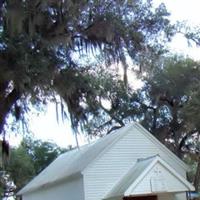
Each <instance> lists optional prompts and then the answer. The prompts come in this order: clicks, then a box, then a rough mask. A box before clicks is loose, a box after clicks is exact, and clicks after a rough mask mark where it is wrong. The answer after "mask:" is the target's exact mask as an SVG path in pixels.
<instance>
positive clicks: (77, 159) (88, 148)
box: [18, 122, 187, 195]
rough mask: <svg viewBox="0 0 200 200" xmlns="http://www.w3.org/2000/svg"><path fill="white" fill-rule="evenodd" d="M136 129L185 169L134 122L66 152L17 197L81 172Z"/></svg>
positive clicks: (183, 165) (183, 164) (177, 159)
mask: <svg viewBox="0 0 200 200" xmlns="http://www.w3.org/2000/svg"><path fill="white" fill-rule="evenodd" d="M130 129H131V130H133V132H134V129H137V130H139V131H140V132H141V133H142V134H144V135H145V136H146V137H148V138H149V139H150V140H151V141H153V142H154V143H155V144H156V145H157V146H158V148H160V149H162V150H163V151H164V152H165V153H167V154H169V155H170V157H171V158H172V159H173V160H175V161H176V162H177V163H179V165H181V166H182V167H184V168H185V169H186V168H187V165H186V164H185V163H184V162H182V161H181V160H180V159H179V158H178V157H176V156H175V155H174V154H173V153H172V152H171V151H170V150H168V149H167V148H166V147H165V146H164V145H162V144H161V143H160V142H159V141H158V140H157V139H156V138H155V137H154V136H152V134H150V133H149V132H148V131H146V129H144V128H143V127H142V126H141V125H140V124H138V123H136V122H134V123H131V124H129V125H126V126H124V127H122V128H120V129H118V130H116V131H115V132H113V133H110V134H109V135H106V136H104V137H102V138H100V139H98V140H97V141H96V142H94V143H91V144H88V145H84V146H82V147H80V148H79V149H78V148H77V149H75V150H71V151H68V152H66V153H64V154H62V155H60V156H59V157H58V158H57V159H55V160H54V161H53V162H52V163H51V164H50V165H49V166H48V167H47V168H45V169H44V170H43V171H42V172H41V173H40V174H39V175H37V176H36V177H35V178H34V179H33V180H32V181H30V182H29V183H28V184H27V185H26V186H25V187H24V188H22V189H21V190H20V191H19V192H18V195H22V194H24V193H28V192H31V191H34V190H37V189H38V188H41V187H45V186H47V185H50V184H53V183H55V182H58V181H61V180H63V179H66V178H68V177H70V176H73V175H75V174H78V173H79V174H81V172H82V171H83V170H84V169H85V168H86V167H87V166H88V165H89V164H90V163H91V162H92V161H93V160H95V159H96V158H97V157H98V156H99V155H101V153H102V152H104V150H105V149H107V148H110V147H111V146H112V144H113V143H115V142H117V141H118V140H119V139H120V138H121V137H123V136H124V135H125V134H127V133H128V132H129V130H130Z"/></svg>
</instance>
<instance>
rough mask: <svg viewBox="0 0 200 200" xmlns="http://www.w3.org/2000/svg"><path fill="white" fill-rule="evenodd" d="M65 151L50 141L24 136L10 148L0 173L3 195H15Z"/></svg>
mask: <svg viewBox="0 0 200 200" xmlns="http://www.w3.org/2000/svg"><path fill="white" fill-rule="evenodd" d="M65 151H66V150H65V149H62V148H60V147H58V146H57V145H56V144H53V143H50V142H42V141H40V140H32V139H30V138H25V139H24V140H23V141H22V142H21V144H20V146H19V147H16V148H12V149H11V153H10V161H9V163H8V164H7V165H6V168H5V169H4V175H3V174H2V175H1V178H2V179H4V181H3V182H1V183H2V192H4V195H6V196H13V195H15V194H16V192H17V191H19V190H20V189H21V188H22V187H23V186H24V185H26V184H27V183H28V182H29V181H30V180H31V179H32V178H33V177H34V176H36V175H37V174H38V173H40V172H41V171H42V170H43V169H44V168H45V167H47V166H48V165H49V164H50V163H51V162H52V161H53V160H54V159H55V158H57V157H58V155H60V154H61V153H63V152H65ZM11 185H12V187H11ZM5 191H6V192H5Z"/></svg>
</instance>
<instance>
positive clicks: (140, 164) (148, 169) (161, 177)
mask: <svg viewBox="0 0 200 200" xmlns="http://www.w3.org/2000/svg"><path fill="white" fill-rule="evenodd" d="M193 190H194V186H193V185H192V184H191V183H189V182H188V181H187V180H186V179H185V178H184V177H183V176H181V175H180V174H179V173H177V172H176V171H175V170H174V169H173V168H172V167H171V166H170V165H168V164H167V163H166V162H165V161H164V160H162V159H161V158H160V156H159V155H156V156H152V157H149V158H145V159H138V161H137V163H136V164H135V165H134V166H133V167H131V168H130V169H129V171H128V172H127V173H126V174H125V175H124V176H122V178H121V179H120V180H119V181H118V182H117V183H116V184H115V186H114V187H113V188H112V189H111V191H110V192H109V193H108V194H107V195H106V196H105V198H104V199H110V198H113V197H122V196H134V195H135V196H137V195H147V194H157V193H166V192H185V191H193Z"/></svg>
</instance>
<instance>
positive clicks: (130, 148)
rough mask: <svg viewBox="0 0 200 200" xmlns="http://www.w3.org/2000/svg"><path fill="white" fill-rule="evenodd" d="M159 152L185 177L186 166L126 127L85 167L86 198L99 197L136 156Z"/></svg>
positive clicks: (118, 177) (103, 194)
mask: <svg viewBox="0 0 200 200" xmlns="http://www.w3.org/2000/svg"><path fill="white" fill-rule="evenodd" d="M156 154H159V155H160V156H161V157H162V159H163V160H165V161H166V162H167V163H168V164H170V166H173V168H174V169H175V170H176V171H177V172H178V173H180V174H181V175H182V176H184V177H185V170H184V169H183V168H182V167H180V165H178V164H177V162H174V160H173V159H172V158H171V157H170V156H169V155H168V154H166V152H164V151H162V150H161V149H159V148H158V146H156V145H155V144H154V143H153V142H152V141H151V140H149V139H148V138H147V137H146V136H145V135H144V134H142V133H141V132H139V130H137V129H132V130H129V131H128V133H127V134H125V135H124V136H123V137H122V138H120V140H119V141H117V142H116V143H115V144H113V145H112V146H111V148H110V149H107V150H106V151H105V152H104V153H102V154H101V155H100V156H99V157H97V159H96V160H95V161H93V162H92V163H91V164H90V165H89V166H88V167H87V168H86V169H85V170H84V171H83V174H84V182H85V200H99V199H102V198H103V197H104V196H105V195H106V194H107V192H108V191H109V190H111V189H112V187H113V186H114V185H115V183H117V181H118V180H119V179H120V177H122V176H123V175H124V174H125V173H126V172H127V170H128V169H129V168H130V167H131V166H133V165H134V164H135V163H136V161H137V159H138V158H145V157H149V156H152V155H156Z"/></svg>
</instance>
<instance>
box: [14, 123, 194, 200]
mask: <svg viewBox="0 0 200 200" xmlns="http://www.w3.org/2000/svg"><path fill="white" fill-rule="evenodd" d="M188 170H189V167H188V166H187V165H186V164H185V163H184V162H183V161H182V160H180V159H179V158H178V157H177V156H176V155H175V154H173V153H172V152H171V151H170V150H169V149H167V148H166V147H165V146H164V145H163V144H161V143H160V142H159V141H158V140H157V139H156V138H155V137H154V136H153V135H152V134H150V133H149V132H148V131H147V130H145V129H144V128H143V127H142V126H141V125H140V124H138V123H132V124H130V125H127V126H125V127H123V128H120V129H118V130H117V131H115V132H113V133H111V134H109V135H107V136H105V137H103V138H100V139H99V140H97V141H96V142H94V143H92V144H89V145H85V146H83V147H81V148H80V149H75V150H72V151H69V152H66V153H64V154H62V155H60V156H59V157H58V158H57V159H56V160H55V161H54V162H52V163H51V164H50V165H49V166H48V167H47V168H46V169H44V170H43V171H42V172H41V173H40V174H39V175H38V176H36V177H35V178H34V179H33V180H32V181H30V183H28V184H27V185H26V186H25V187H24V188H22V189H21V190H20V191H19V192H18V196H21V197H22V200H186V199H187V196H186V192H188V191H193V190H194V187H193V185H192V184H191V183H189V182H188V181H187V179H186V172H187V171H188Z"/></svg>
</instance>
